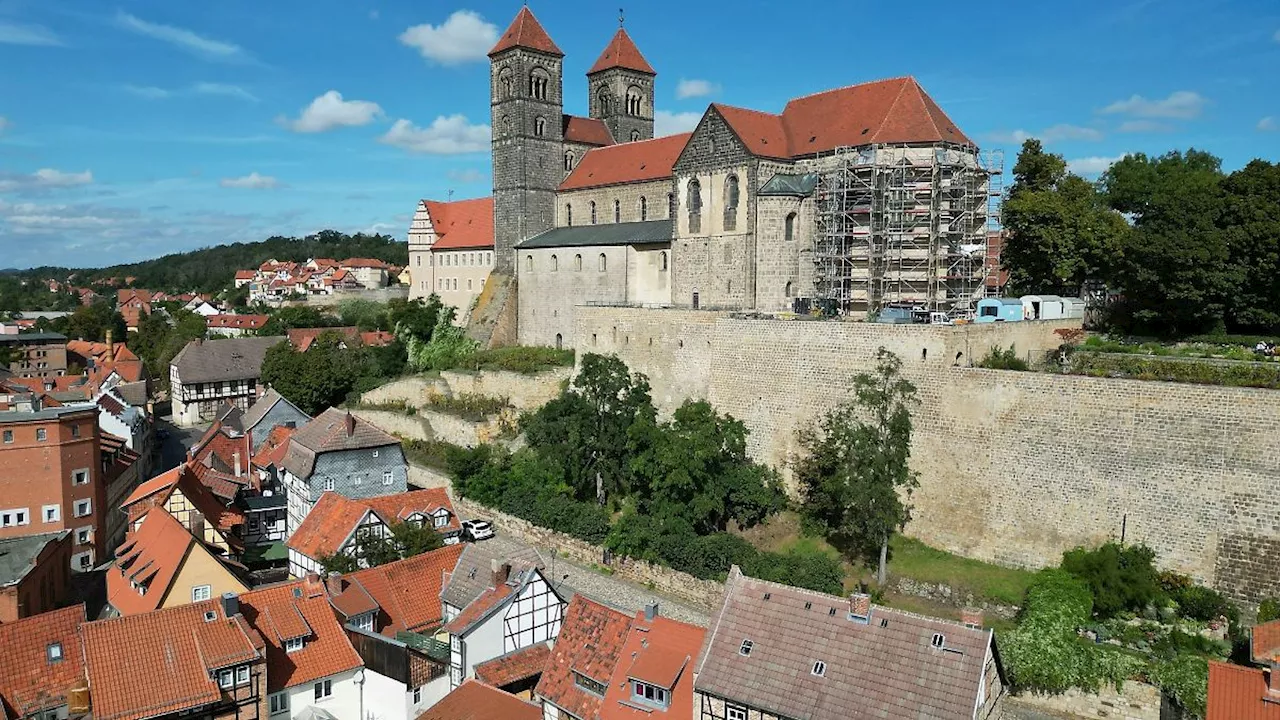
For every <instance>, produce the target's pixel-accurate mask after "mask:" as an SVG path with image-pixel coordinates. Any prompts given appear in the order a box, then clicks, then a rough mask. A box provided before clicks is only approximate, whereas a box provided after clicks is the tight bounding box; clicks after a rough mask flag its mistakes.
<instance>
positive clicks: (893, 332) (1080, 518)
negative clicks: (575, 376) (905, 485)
mask: <svg viewBox="0 0 1280 720" xmlns="http://www.w3.org/2000/svg"><path fill="white" fill-rule="evenodd" d="M577 322H578V324H579V333H587V334H591V333H594V334H595V335H596V336H597V337H598V338H601V339H602V341H601V342H600V343H599V344H598V346H596V347H583V348H582V352H588V351H594V352H601V353H609V352H615V353H617V354H618V355H619V356H620V357H622V358H623V360H625V361H626V362H627V363H628V364H629V365H630V366H631V367H632V368H633V369H634V370H637V371H641V372H644V373H646V374H647V375H648V376H649V378H650V382H651V383H652V385H653V397H654V400H655V402H657V403H658V404H659V406H660V408H661V409H662V410H663V411H664V412H670V411H671V410H672V409H673V408H674V407H675V406H677V405H678V404H679V403H680V402H681V401H682V400H683V399H684V398H686V397H694V398H704V399H707V400H709V401H710V402H711V403H712V404H713V405H715V406H716V407H717V409H719V410H720V411H721V412H727V413H729V414H731V415H733V416H734V417H737V418H739V419H741V420H742V421H743V422H744V423H745V424H746V426H747V428H748V429H749V430H750V431H751V435H750V436H749V438H748V444H749V450H750V452H751V453H752V455H753V457H755V458H757V459H758V460H761V461H764V462H768V463H771V464H773V465H775V466H777V467H779V468H780V469H782V470H784V472H785V470H786V466H787V464H788V463H789V462H790V460H791V459H792V458H793V457H794V454H795V452H796V449H797V447H796V442H795V434H794V433H795V429H796V428H798V427H800V426H802V425H804V424H805V423H808V422H812V421H813V419H814V418H816V417H817V416H818V415H819V414H820V413H821V412H823V411H824V410H826V409H827V408H829V407H831V406H832V405H834V404H835V403H836V402H838V401H840V400H841V399H843V398H844V397H846V396H847V393H848V387H849V385H848V381H849V378H850V377H851V376H852V375H853V374H855V373H857V372H859V371H863V370H867V369H870V367H871V365H872V362H873V361H872V356H873V354H874V352H875V350H876V348H877V347H879V346H881V345H883V346H885V347H887V348H889V349H891V350H893V351H894V352H895V353H897V354H898V355H899V357H901V358H902V359H903V361H904V372H905V374H906V375H907V376H908V377H909V378H910V379H911V380H912V381H913V382H915V383H916V384H917V386H918V387H919V389H920V400H921V406H920V408H919V409H918V410H917V412H916V414H915V418H916V435H915V445H914V447H913V452H912V464H913V467H915V469H916V470H917V471H919V472H920V488H919V489H918V490H917V491H916V493H915V495H914V497H913V504H914V505H915V517H914V519H913V521H912V523H911V524H910V525H909V526H908V528H907V532H908V534H910V535H913V536H916V537H919V538H920V539H922V540H924V541H925V542H928V543H930V544H932V545H935V546H938V547H942V548H945V549H947V550H950V551H953V552H958V553H961V554H964V555H967V556H970V557H977V558H981V559H984V560H990V561H995V562H999V563H1003V564H1009V565H1018V566H1027V567H1037V566H1043V565H1051V564H1056V563H1057V562H1058V560H1059V559H1060V557H1061V553H1062V552H1063V550H1066V549H1069V548H1071V547H1073V546H1076V545H1080V544H1096V543H1099V542H1102V541H1105V540H1106V539H1108V538H1110V537H1117V538H1118V537H1120V536H1121V535H1122V534H1123V536H1124V538H1125V539H1126V540H1128V541H1141V542H1144V543H1146V544H1148V545H1149V546H1151V547H1152V548H1153V549H1154V550H1155V551H1156V552H1157V554H1158V558H1159V562H1160V563H1161V565H1163V566H1165V567H1169V568H1173V569H1176V570H1179V571H1181V572H1185V573H1188V574H1190V575H1192V576H1194V577H1196V578H1199V579H1201V580H1204V581H1206V582H1210V583H1213V584H1214V585H1215V586H1217V587H1218V588H1219V589H1221V590H1222V591H1223V592H1225V593H1227V594H1228V595H1230V596H1232V597H1235V598H1238V599H1250V600H1256V599H1257V598H1259V597H1261V596H1264V595H1275V594H1280V575H1278V574H1277V573H1276V572H1275V568H1278V567H1280V503H1278V502H1276V498H1277V497H1278V496H1280V480H1277V479H1276V468H1277V467H1280V393H1278V392H1276V391H1271V390H1260V389H1249V388H1228V387H1216V386H1198V385H1185V384H1176V383H1160V382H1145V381H1138V380H1121V379H1109V378H1089V377H1078V376H1061V375H1053V374H1046V373H1020V372H1009V371H994V370H983V369H977V368H971V367H967V365H968V364H969V359H970V358H979V357H981V356H982V355H984V354H985V353H986V351H987V350H988V348H990V347H991V346H993V345H998V346H1001V347H1008V346H1009V345H1011V344H1012V345H1015V346H1016V348H1017V349H1018V351H1019V352H1020V353H1021V354H1024V355H1025V354H1028V353H1040V354H1043V353H1044V352H1045V351H1050V350H1052V349H1053V348H1054V347H1056V345H1057V344H1058V342H1060V340H1059V338H1058V336H1057V335H1055V334H1054V333H1053V330H1055V329H1058V328H1059V327H1065V326H1064V325H1057V324H1054V323H1052V322H1044V323H1038V322H1037V323H1007V324H1006V323H999V324H990V325H970V326H954V327H953V326H893V325H877V324H870V323H839V322H819V321H800V320H793V321H783V320H753V319H736V318H733V317H731V316H729V315H728V314H724V313H721V314H717V313H708V312H691V311H678V310H671V311H656V310H628V309H619V308H581V309H580V312H579V314H578V317H577ZM613 327H617V328H618V335H617V337H618V340H617V341H616V342H614V340H613V338H614V334H613V332H612V328H613ZM1266 568H1270V571H1268V570H1266Z"/></svg>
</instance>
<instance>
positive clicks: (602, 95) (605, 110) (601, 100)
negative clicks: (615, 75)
mask: <svg viewBox="0 0 1280 720" xmlns="http://www.w3.org/2000/svg"><path fill="white" fill-rule="evenodd" d="M596 108H597V109H598V114H600V115H602V116H603V115H608V114H609V87H608V86H607V85H601V86H600V89H599V90H597V91H596Z"/></svg>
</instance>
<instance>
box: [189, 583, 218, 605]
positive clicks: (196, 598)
mask: <svg viewBox="0 0 1280 720" xmlns="http://www.w3.org/2000/svg"><path fill="white" fill-rule="evenodd" d="M211 597H213V588H211V587H210V586H208V585H196V586H195V587H193V588H191V602H202V601H205V600H208V599H209V598H211Z"/></svg>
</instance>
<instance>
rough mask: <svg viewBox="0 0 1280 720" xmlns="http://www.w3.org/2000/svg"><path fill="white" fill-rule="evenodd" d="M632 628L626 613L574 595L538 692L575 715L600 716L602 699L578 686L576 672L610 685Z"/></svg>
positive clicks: (539, 682)
mask: <svg viewBox="0 0 1280 720" xmlns="http://www.w3.org/2000/svg"><path fill="white" fill-rule="evenodd" d="M630 629H631V618H630V616H628V615H627V614H626V613H624V612H621V611H618V610H614V609H613V608H610V607H606V606H605V605H601V604H600V603H598V602H596V601H594V600H590V599H588V598H586V597H585V596H583V595H574V596H573V599H572V600H570V601H569V607H568V608H567V609H566V610H565V613H564V623H563V624H562V625H561V626H560V635H559V636H558V637H556V642H555V645H554V646H552V648H551V660H550V661H549V662H548V663H547V668H546V670H545V671H544V672H543V673H542V679H540V680H539V681H538V687H537V688H536V690H535V692H536V693H537V694H538V695H539V696H541V697H544V698H546V699H547V700H548V701H550V702H551V703H552V704H554V705H555V706H556V707H559V708H562V709H563V710H565V711H566V712H569V713H570V714H572V715H573V716H574V717H580V718H594V717H597V713H598V712H599V710H600V709H601V705H602V699H601V698H600V696H598V695H594V694H592V693H589V692H587V691H586V690H583V689H582V688H581V687H579V686H578V684H577V683H575V682H574V674H575V673H576V674H580V675H584V676H586V677H588V678H590V679H592V680H594V681H596V682H598V683H600V684H601V685H606V686H607V685H609V684H610V682H611V679H612V678H613V672H614V668H615V667H616V666H617V664H618V659H619V656H620V654H621V652H622V648H623V645H624V644H625V643H626V641H627V633H628V632H629V630H630Z"/></svg>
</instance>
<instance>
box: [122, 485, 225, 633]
mask: <svg viewBox="0 0 1280 720" xmlns="http://www.w3.org/2000/svg"><path fill="white" fill-rule="evenodd" d="M141 522H142V524H141V525H140V526H139V527H138V529H137V530H134V531H132V532H130V533H129V534H128V535H127V536H126V537H125V539H124V544H123V545H121V546H120V547H119V548H117V549H116V560H115V563H114V564H113V565H112V566H111V567H110V568H108V569H107V602H109V603H111V607H113V608H115V609H116V610H118V611H119V612H120V614H121V615H137V614H139V613H145V612H150V611H152V610H155V609H156V608H158V607H160V604H161V602H163V601H164V598H165V595H166V594H168V592H169V585H170V584H171V583H172V582H173V578H174V576H175V575H177V573H178V569H179V568H181V567H182V563H183V561H184V559H185V558H186V556H187V551H188V550H190V549H191V547H192V546H193V545H195V544H196V539H195V537H194V536H192V534H191V533H190V532H188V531H187V529H186V528H185V527H183V526H182V523H179V522H178V521H177V520H175V519H174V518H173V516H172V515H170V514H169V513H167V512H165V510H164V509H163V508H152V509H151V510H148V511H147V512H146V513H144V514H143V516H142V521H141ZM201 549H202V550H203V547H202V548H201ZM134 584H137V585H139V586H141V587H142V588H145V592H146V594H145V595H144V594H143V593H142V592H140V591H139V590H136V589H134V587H133V586H134Z"/></svg>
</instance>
